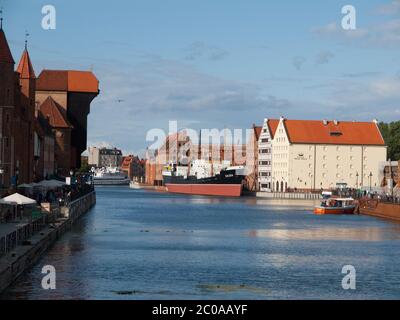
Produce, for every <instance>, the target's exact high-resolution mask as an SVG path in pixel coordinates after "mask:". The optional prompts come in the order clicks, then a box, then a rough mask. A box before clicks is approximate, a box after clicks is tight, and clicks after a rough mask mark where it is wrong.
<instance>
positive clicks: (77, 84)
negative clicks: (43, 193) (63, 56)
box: [36, 70, 100, 169]
mask: <svg viewBox="0 0 400 320" xmlns="http://www.w3.org/2000/svg"><path fill="white" fill-rule="evenodd" d="M99 93H100V90H99V81H98V80H97V78H96V76H95V75H94V74H93V73H92V72H90V71H76V70H43V71H42V72H41V73H40V74H39V77H38V79H37V84H36V101H37V103H38V104H39V105H40V104H42V103H43V102H44V101H45V100H46V99H47V97H49V96H51V97H52V98H53V100H54V101H55V102H57V103H58V104H59V105H60V106H61V107H62V108H63V109H64V111H65V113H66V116H67V119H68V121H69V122H70V124H71V125H72V130H71V153H70V159H71V164H72V168H73V169H78V168H80V167H81V154H82V153H83V152H84V151H85V150H86V149H87V145H86V142H87V118H88V115H89V113H90V103H91V102H92V101H93V99H94V98H95V97H96V96H97V95H98V94H99Z"/></svg>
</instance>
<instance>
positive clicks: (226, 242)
mask: <svg viewBox="0 0 400 320" xmlns="http://www.w3.org/2000/svg"><path fill="white" fill-rule="evenodd" d="M96 192H97V204H96V206H95V207H94V208H93V209H92V210H91V211H89V212H88V213H87V214H86V215H85V216H83V217H82V218H81V219H80V220H79V221H78V222H77V223H76V224H75V226H74V227H73V229H72V230H71V231H70V232H68V233H67V234H65V235H64V236H63V237H62V238H61V239H60V240H58V241H57V242H56V243H55V245H54V246H53V247H52V248H51V249H50V250H49V251H48V252H47V253H46V254H45V255H44V256H43V257H42V258H41V259H40V261H39V262H38V263H37V264H36V265H35V266H34V267H33V268H32V269H31V270H29V271H28V272H27V273H26V274H24V275H23V276H22V277H21V278H19V279H18V280H17V281H16V283H15V284H14V285H12V286H11V287H10V288H9V290H7V291H6V292H5V293H4V294H3V296H2V297H1V298H3V299H4V298H6V299H365V298H370V299H399V298H400V254H399V252H400V224H398V223H394V222H391V221H386V220H380V219H377V218H373V217H367V216H356V215H354V216H333V215H332V216H328V215H327V216H316V215H314V214H313V213H312V210H310V209H309V208H310V206H311V204H310V203H307V202H304V201H299V202H297V203H293V202H289V201H288V202H277V201H275V202H273V201H268V200H261V199H257V198H251V197H248V198H240V199H239V198H238V199H231V198H229V199H227V198H213V197H201V196H184V195H172V194H166V193H156V192H150V191H144V190H132V189H129V188H127V187H99V188H97V190H96ZM44 265H52V266H54V267H55V269H56V289H55V290H44V289H43V288H42V286H41V281H42V277H43V276H44V275H43V274H42V273H41V270H42V267H43V266H44ZM345 265H352V266H354V267H355V270H356V290H344V289H343V288H342V278H343V277H344V276H345V275H344V274H342V267H343V266H345Z"/></svg>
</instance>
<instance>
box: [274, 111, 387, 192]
mask: <svg viewBox="0 0 400 320" xmlns="http://www.w3.org/2000/svg"><path fill="white" fill-rule="evenodd" d="M386 157H387V147H386V145H385V142H384V140H383V138H382V135H381V133H380V130H379V128H378V126H377V122H376V121H373V122H345V121H342V122H339V121H308V120H287V119H285V118H281V119H280V121H279V124H278V126H277V129H276V132H275V136H274V138H273V140H272V191H278V192H285V191H289V190H304V191H311V190H320V189H335V188H336V187H337V186H338V185H339V184H340V185H347V187H349V188H363V187H364V188H366V187H369V188H374V187H379V186H380V185H381V181H380V163H381V162H383V161H386Z"/></svg>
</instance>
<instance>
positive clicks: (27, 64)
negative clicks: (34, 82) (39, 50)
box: [17, 49, 36, 79]
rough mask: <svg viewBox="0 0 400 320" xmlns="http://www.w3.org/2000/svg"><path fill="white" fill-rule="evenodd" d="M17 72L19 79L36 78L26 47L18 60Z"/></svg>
mask: <svg viewBox="0 0 400 320" xmlns="http://www.w3.org/2000/svg"><path fill="white" fill-rule="evenodd" d="M17 72H18V73H19V74H20V77H21V79H34V78H36V76H35V71H34V70H33V67H32V63H31V59H30V57H29V53H28V50H26V49H25V50H24V52H23V53H22V57H21V60H20V61H19V65H18V68H17Z"/></svg>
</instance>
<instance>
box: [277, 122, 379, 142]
mask: <svg viewBox="0 0 400 320" xmlns="http://www.w3.org/2000/svg"><path fill="white" fill-rule="evenodd" d="M284 125H285V128H286V132H287V134H288V137H289V140H290V142H291V143H310V144H341V145H380V146H384V145H385V141H384V140H383V138H382V135H381V133H380V130H379V128H378V126H377V124H376V123H374V122H350V121H338V122H336V124H335V123H334V121H327V122H326V124H324V122H323V121H317V120H286V119H285V120H284Z"/></svg>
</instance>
